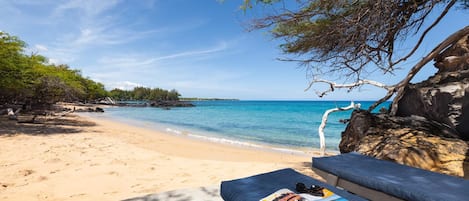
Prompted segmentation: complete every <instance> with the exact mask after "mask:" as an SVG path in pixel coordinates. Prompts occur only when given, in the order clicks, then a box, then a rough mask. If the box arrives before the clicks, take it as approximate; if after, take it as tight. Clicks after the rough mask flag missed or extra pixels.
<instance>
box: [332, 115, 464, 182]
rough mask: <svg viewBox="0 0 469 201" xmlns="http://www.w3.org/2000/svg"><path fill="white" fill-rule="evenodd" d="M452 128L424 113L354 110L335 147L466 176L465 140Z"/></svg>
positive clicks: (344, 150)
mask: <svg viewBox="0 0 469 201" xmlns="http://www.w3.org/2000/svg"><path fill="white" fill-rule="evenodd" d="M457 136H458V133H457V131H456V130H454V129H453V128H451V127H449V126H447V125H445V124H442V123H439V122H435V121H431V120H428V119H426V118H424V117H419V116H409V117H395V116H394V117H391V116H389V115H387V114H371V113H369V112H367V111H363V110H359V111H354V112H353V114H352V117H351V119H350V123H349V124H348V126H347V128H346V130H345V131H344V132H343V133H342V141H341V142H340V145H339V148H340V151H341V152H342V153H346V152H351V151H357V152H360V153H362V154H365V155H369V156H372V157H375V158H379V159H384V160H390V161H395V162H397V163H401V164H405V165H409V166H413V167H418V168H422V169H426V170H430V171H435V172H440V173H444V174H449V175H454V176H460V177H465V178H467V179H469V157H468V151H469V143H468V142H467V141H464V140H462V139H458V137H457Z"/></svg>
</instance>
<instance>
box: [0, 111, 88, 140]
mask: <svg viewBox="0 0 469 201" xmlns="http://www.w3.org/2000/svg"><path fill="white" fill-rule="evenodd" d="M18 119H19V121H15V120H9V119H8V118H7V117H6V116H0V136H10V135H15V134H26V135H53V134H63V133H79V132H81V131H82V130H83V127H90V126H95V125H96V124H95V123H93V122H88V121H83V120H79V118H77V117H75V116H74V115H69V116H49V117H46V116H37V117H36V118H35V119H34V120H33V115H22V116H19V117H18Z"/></svg>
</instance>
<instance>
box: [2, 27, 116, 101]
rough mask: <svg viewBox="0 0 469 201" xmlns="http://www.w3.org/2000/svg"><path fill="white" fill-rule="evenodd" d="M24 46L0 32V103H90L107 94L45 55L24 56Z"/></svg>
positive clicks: (94, 83)
mask: <svg viewBox="0 0 469 201" xmlns="http://www.w3.org/2000/svg"><path fill="white" fill-rule="evenodd" d="M25 47H26V43H25V42H23V41H21V40H20V39H18V38H17V37H15V36H11V35H9V34H8V33H5V32H0V76H1V79H0V104H5V103H26V102H29V103H33V104H52V103H55V102H57V101H91V100H96V99H99V98H103V97H105V96H106V95H107V92H106V90H105V89H104V85H103V84H101V83H97V82H94V81H93V80H91V79H88V78H84V77H83V76H82V75H81V72H80V71H79V70H73V69H70V67H69V66H67V65H53V64H48V63H47V58H45V57H44V56H41V55H36V54H32V55H26V54H25V53H24V48H25Z"/></svg>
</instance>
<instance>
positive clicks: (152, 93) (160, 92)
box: [109, 87, 181, 101]
mask: <svg viewBox="0 0 469 201" xmlns="http://www.w3.org/2000/svg"><path fill="white" fill-rule="evenodd" d="M109 95H110V97H112V98H114V99H117V100H140V101H143V100H145V101H178V100H179V96H181V94H179V92H178V91H176V90H175V89H172V90H171V91H168V90H164V89H160V88H153V89H152V88H147V87H135V88H134V89H133V90H131V91H129V90H122V89H113V90H111V91H110V92H109Z"/></svg>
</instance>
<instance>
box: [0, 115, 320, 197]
mask: <svg viewBox="0 0 469 201" xmlns="http://www.w3.org/2000/svg"><path fill="white" fill-rule="evenodd" d="M64 118H65V117H64ZM65 119H66V120H71V121H72V120H73V121H76V122H78V123H73V124H72V123H64V124H67V125H66V126H61V127H60V129H58V126H57V125H49V124H48V125H47V126H42V127H41V126H39V127H38V128H36V127H34V126H36V125H31V124H30V125H28V124H15V123H5V121H6V120H4V119H1V121H4V123H3V124H0V126H4V127H5V126H10V127H8V128H2V129H0V131H2V130H3V131H4V132H5V131H10V130H15V132H16V133H17V134H14V135H6V134H5V133H0V145H1V146H0V170H1V171H0V200H122V199H127V198H132V197H137V196H143V195H146V194H152V193H158V192H163V191H168V190H174V189H179V188H190V187H198V186H207V185H218V184H219V183H220V182H221V181H223V180H229V179H236V178H240V177H246V176H250V175H253V174H257V173H262V172H268V171H272V170H276V169H281V168H286V167H292V168H294V169H296V170H298V171H300V172H303V173H305V174H309V175H311V176H315V175H314V174H313V173H312V171H311V170H310V164H311V162H310V161H311V158H310V157H309V156H299V155H293V154H288V153H275V152H269V151H262V150H255V149H249V148H240V147H232V146H228V145H221V144H216V143H211V142H202V141H197V140H191V139H187V138H183V137H177V136H172V135H168V134H165V133H159V132H157V131H155V130H150V129H145V128H139V127H134V126H129V125H125V124H122V123H119V122H113V121H110V120H102V119H98V118H90V117H77V116H71V117H66V118H65ZM83 121H88V122H85V123H83ZM67 122H69V121H67ZM80 122H81V123H80ZM90 122H95V123H96V125H95V126H89V125H88V124H91V123H90ZM77 125H81V126H77ZM23 127H28V128H23ZM30 127H33V129H31V128H30ZM37 132H42V133H40V134H39V135H33V133H37ZM6 133H11V132H6ZM315 177H316V176H315Z"/></svg>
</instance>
